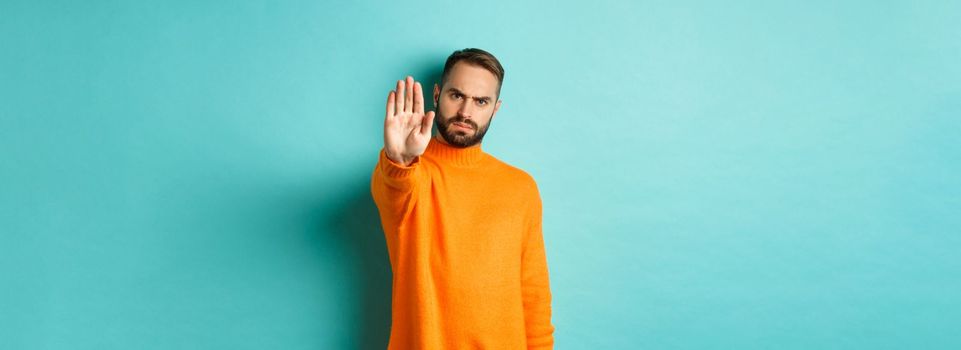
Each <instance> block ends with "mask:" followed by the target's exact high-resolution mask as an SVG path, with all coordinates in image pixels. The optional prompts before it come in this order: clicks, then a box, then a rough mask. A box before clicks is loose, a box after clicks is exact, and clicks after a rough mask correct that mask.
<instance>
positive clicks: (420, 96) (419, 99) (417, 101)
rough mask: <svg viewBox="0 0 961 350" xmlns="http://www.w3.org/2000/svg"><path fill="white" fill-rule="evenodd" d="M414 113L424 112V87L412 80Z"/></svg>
mask: <svg viewBox="0 0 961 350" xmlns="http://www.w3.org/2000/svg"><path fill="white" fill-rule="evenodd" d="M414 113H417V114H424V88H423V87H421V86H420V83H419V82H414Z"/></svg>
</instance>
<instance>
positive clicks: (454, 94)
mask: <svg viewBox="0 0 961 350" xmlns="http://www.w3.org/2000/svg"><path fill="white" fill-rule="evenodd" d="M450 95H451V97H453V98H454V99H457V100H459V99H460V98H461V94H459V93H456V92H452V93H451V94H450Z"/></svg>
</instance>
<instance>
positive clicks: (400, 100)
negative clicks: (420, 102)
mask: <svg viewBox="0 0 961 350" xmlns="http://www.w3.org/2000/svg"><path fill="white" fill-rule="evenodd" d="M394 97H395V100H396V101H397V103H396V105H395V106H394V108H397V110H396V111H395V114H397V113H400V112H402V111H404V81H403V80H398V81H397V92H395V93H394Z"/></svg>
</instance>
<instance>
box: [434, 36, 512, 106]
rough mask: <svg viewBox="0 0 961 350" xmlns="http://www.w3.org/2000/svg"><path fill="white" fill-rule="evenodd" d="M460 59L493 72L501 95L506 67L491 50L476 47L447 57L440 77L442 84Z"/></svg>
mask: <svg viewBox="0 0 961 350" xmlns="http://www.w3.org/2000/svg"><path fill="white" fill-rule="evenodd" d="M460 61H464V62H467V63H470V64H472V65H475V66H479V67H481V68H484V69H486V70H488V71H489V72H491V73H493V74H494V76H496V77H497V95H498V96H500V94H501V84H503V83H504V67H503V66H501V63H500V61H498V60H497V57H494V55H492V54H491V53H490V52H487V51H484V50H481V49H476V48H468V49H463V50H457V51H454V53H452V54H450V56H448V57H447V63H445V64H444V73H443V74H442V75H441V78H440V85H441V86H444V83H446V82H447V75H448V74H450V70H451V69H453V68H454V64H455V63H457V62H460Z"/></svg>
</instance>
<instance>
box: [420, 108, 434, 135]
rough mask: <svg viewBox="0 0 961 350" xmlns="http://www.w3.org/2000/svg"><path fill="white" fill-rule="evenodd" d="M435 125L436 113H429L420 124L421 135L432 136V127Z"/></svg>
mask: <svg viewBox="0 0 961 350" xmlns="http://www.w3.org/2000/svg"><path fill="white" fill-rule="evenodd" d="M433 125H434V111H430V112H427V115H425V116H424V121H423V122H422V123H420V133H421V134H424V135H427V136H430V129H431V126H433Z"/></svg>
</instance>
